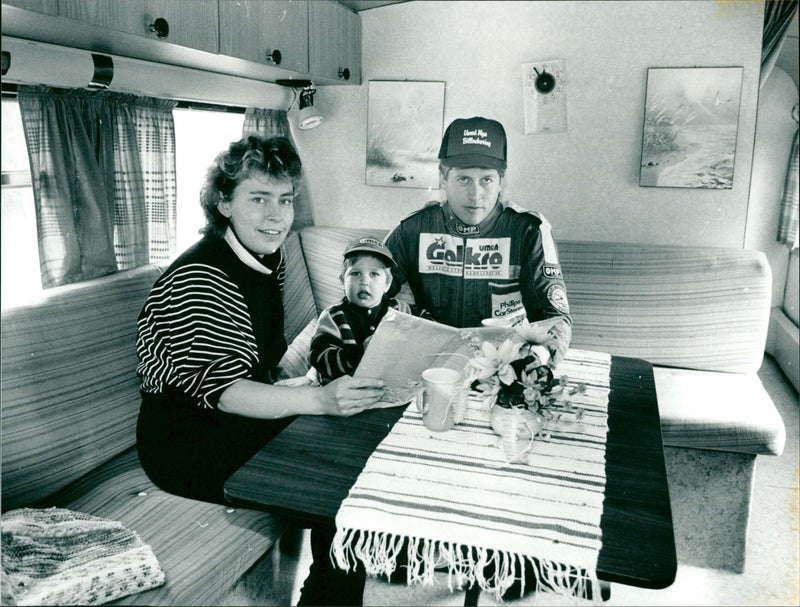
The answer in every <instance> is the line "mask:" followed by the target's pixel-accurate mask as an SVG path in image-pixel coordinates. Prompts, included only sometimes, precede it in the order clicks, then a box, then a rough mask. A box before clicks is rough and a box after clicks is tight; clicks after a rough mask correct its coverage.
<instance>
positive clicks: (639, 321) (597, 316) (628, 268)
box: [300, 226, 772, 372]
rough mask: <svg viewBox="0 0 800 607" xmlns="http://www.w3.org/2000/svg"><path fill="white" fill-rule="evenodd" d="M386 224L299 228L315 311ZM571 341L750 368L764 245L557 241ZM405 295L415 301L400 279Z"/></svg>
mask: <svg viewBox="0 0 800 607" xmlns="http://www.w3.org/2000/svg"><path fill="white" fill-rule="evenodd" d="M386 234H387V231H386V230H357V229H346V228H326V227H319V226H315V227H310V228H306V229H304V230H303V231H302V233H301V235H300V238H301V240H302V243H303V251H304V253H305V258H306V263H307V264H308V273H309V277H310V278H311V285H312V289H313V291H314V299H315V301H316V303H317V311H321V310H322V309H323V308H324V307H326V306H329V305H331V304H333V303H336V302H337V301H339V299H341V297H342V287H341V283H340V281H339V269H340V264H341V256H342V251H343V250H344V246H345V243H346V242H347V241H348V240H350V239H351V238H354V237H356V236H361V235H364V236H367V235H369V236H374V237H376V238H380V239H382V238H384V237H385V236H386ZM558 249H559V255H560V260H561V266H562V271H563V274H564V281H565V282H566V286H567V296H568V298H569V305H570V309H571V312H572V320H573V332H572V346H573V347H576V348H583V349H587V350H599V351H603V352H609V353H611V354H615V355H618V356H630V357H634V358H643V359H645V360H648V361H650V362H652V363H654V364H658V365H664V366H671V367H684V368H690V369H700V370H707V371H727V372H754V371H757V370H758V368H759V367H760V366H761V361H762V359H763V355H764V346H765V343H766V336H767V327H768V324H769V309H770V298H771V284H772V282H771V281H772V276H771V271H770V267H769V264H768V263H767V260H766V257H765V256H764V254H763V253H761V252H759V251H751V250H747V249H734V248H718V247H681V246H669V245H646V244H625V243H608V242H578V241H559V242H558ZM401 298H403V299H406V300H407V301H409V302H413V297H412V296H411V294H410V293H408V291H407V285H404V291H402V292H401Z"/></svg>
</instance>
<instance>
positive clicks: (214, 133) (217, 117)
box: [0, 99, 244, 308]
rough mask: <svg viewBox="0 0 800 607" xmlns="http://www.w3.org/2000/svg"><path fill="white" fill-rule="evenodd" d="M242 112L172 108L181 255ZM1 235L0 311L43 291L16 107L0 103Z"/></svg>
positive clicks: (194, 235) (200, 219)
mask: <svg viewBox="0 0 800 607" xmlns="http://www.w3.org/2000/svg"><path fill="white" fill-rule="evenodd" d="M241 112H243V110H235V109H234V110H233V111H218V110H208V109H186V108H181V107H178V108H176V109H175V110H174V112H173V115H174V119H175V148H176V149H175V154H176V167H175V168H176V174H177V207H178V208H177V244H176V251H175V254H176V255H177V254H179V253H182V252H183V251H184V250H185V249H187V248H188V247H189V246H191V245H192V244H193V243H194V242H196V241H197V240H198V239H199V238H200V235H199V230H200V229H201V228H202V227H203V226H204V225H205V216H204V215H203V210H202V208H201V207H200V188H201V187H202V185H203V180H204V178H205V174H206V170H207V169H208V167H209V166H210V165H211V163H212V162H213V161H214V158H215V157H216V155H217V154H218V153H219V152H221V151H222V150H224V149H226V148H227V147H228V145H229V144H230V143H231V141H235V140H236V139H239V138H240V137H241V133H242V125H243V123H244V114H243V113H241ZM2 176H3V181H2V204H0V208H2V218H0V219H2V224H0V225H2V234H0V241H1V243H2V251H0V255H1V256H0V264H1V265H2V267H0V282H1V283H2V293H1V294H0V303H2V307H4V308H5V307H9V306H13V305H15V304H18V303H20V302H22V301H25V300H26V299H29V298H30V297H32V296H34V295H35V294H36V293H39V292H41V291H42V285H41V279H40V273H39V249H38V236H37V232H36V213H35V205H34V200H33V188H32V186H31V178H30V168H29V164H28V153H27V149H26V147H25V135H24V132H23V130H22V120H21V118H20V113H19V105H18V103H17V101H16V100H15V99H3V101H2Z"/></svg>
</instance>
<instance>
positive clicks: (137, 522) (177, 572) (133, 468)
mask: <svg viewBox="0 0 800 607" xmlns="http://www.w3.org/2000/svg"><path fill="white" fill-rule="evenodd" d="M50 506H58V507H61V508H67V509H69V510H76V511H79V512H90V513H92V514H93V515H95V516H99V517H102V518H107V519H109V520H114V521H119V522H120V523H122V524H123V525H125V526H126V527H127V528H129V529H133V530H136V532H137V533H138V534H139V536H140V537H141V538H142V541H144V542H145V543H146V544H148V545H149V546H150V547H151V548H152V549H153V552H154V553H155V555H156V558H157V559H158V562H159V564H160V565H161V568H162V569H163V571H164V573H165V575H166V578H167V579H166V583H165V584H164V585H163V586H160V587H158V588H154V589H152V590H147V591H145V592H141V593H138V594H133V595H129V596H127V597H124V598H122V599H119V600H118V601H116V604H121V605H220V604H224V600H225V598H226V596H228V595H229V593H230V591H231V588H233V587H234V585H235V584H236V581H237V580H238V579H239V578H240V577H241V575H242V572H244V571H247V569H249V568H250V566H251V565H253V564H254V563H255V562H256V561H257V560H258V559H259V558H260V557H261V556H262V555H263V554H264V553H265V552H267V550H269V549H270V548H271V547H272V545H273V543H274V541H275V539H276V538H278V537H280V534H281V533H282V532H283V531H284V530H285V529H286V524H285V523H283V522H282V521H281V520H280V519H277V518H275V517H273V516H270V515H269V514H266V513H264V512H257V511H254V510H246V509H240V508H226V507H225V506H222V505H218V504H209V503H205V502H199V501H196V500H190V499H185V498H182V497H179V496H176V495H171V494H169V493H166V492H164V491H162V490H161V489H159V488H158V487H156V486H155V485H154V484H153V483H152V481H150V479H149V478H147V475H146V474H145V473H144V470H142V467H141V465H140V464H139V457H138V454H137V452H136V447H131V448H130V449H128V450H127V451H125V452H123V453H121V454H120V455H118V456H116V457H114V458H113V459H112V460H110V461H108V462H106V463H105V464H103V465H101V466H99V467H97V468H95V469H94V470H92V471H91V472H90V473H88V474H86V475H85V476H83V477H82V478H80V479H78V480H77V481H74V482H72V483H70V484H69V485H67V486H66V487H64V488H63V489H61V490H59V491H58V492H56V493H55V494H53V495H51V496H49V497H48V498H46V499H45V500H44V501H42V502H41V503H39V504H37V507H40V508H45V507H50Z"/></svg>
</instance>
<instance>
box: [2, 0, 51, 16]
mask: <svg viewBox="0 0 800 607" xmlns="http://www.w3.org/2000/svg"><path fill="white" fill-rule="evenodd" d="M3 4H8V5H10V6H17V7H19V8H24V9H26V10H29V11H34V12H37V13H45V14H46V15H58V0H3Z"/></svg>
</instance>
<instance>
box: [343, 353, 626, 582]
mask: <svg viewBox="0 0 800 607" xmlns="http://www.w3.org/2000/svg"><path fill="white" fill-rule="evenodd" d="M610 362H611V357H610V355H608V354H602V353H598V352H589V351H583V350H570V351H569V352H568V354H567V356H566V358H565V359H564V360H563V361H562V362H561V364H560V365H559V366H558V368H557V369H556V376H562V375H567V376H568V377H569V383H568V385H570V386H572V385H575V384H577V383H584V384H586V386H587V390H586V391H585V392H584V393H583V394H576V395H574V396H573V397H572V402H573V404H574V405H575V406H577V407H580V408H582V409H583V410H584V413H583V417H582V418H581V420H580V421H579V422H578V421H575V418H574V416H572V418H571V419H570V415H569V414H567V415H565V416H564V419H562V421H561V422H559V423H554V422H549V423H548V424H547V425H546V426H545V429H544V432H546V433H549V435H550V436H549V438H547V439H543V438H541V437H537V439H536V441H535V442H534V445H533V448H532V450H531V452H530V453H529V455H528V461H527V462H524V461H523V462H515V463H507V461H506V456H505V454H504V452H503V451H502V449H500V448H499V447H498V440H499V437H498V436H497V435H496V434H495V433H494V432H493V431H492V429H491V426H490V424H489V411H488V409H487V408H486V405H485V404H483V403H482V402H481V401H480V400H478V399H477V398H471V399H470V400H469V403H468V407H467V411H466V413H465V415H464V418H463V420H462V421H461V423H459V424H458V425H457V426H456V427H455V428H454V429H453V430H451V431H449V432H444V433H436V432H431V431H429V430H427V429H426V428H425V427H424V425H423V423H422V416H421V415H420V414H419V412H418V411H417V409H416V407H414V406H413V404H412V406H410V407H408V408H407V409H406V411H405V413H404V414H403V417H402V418H401V419H400V420H399V421H398V422H397V423H396V424H395V426H394V428H393V429H392V431H391V432H390V433H389V434H388V436H387V437H386V438H385V439H384V440H383V441H382V442H381V444H380V445H378V447H377V448H376V450H375V451H374V452H373V454H372V455H371V456H370V458H369V460H368V461H367V463H366V465H365V467H364V470H363V471H362V472H361V474H360V475H359V477H358V479H356V482H355V483H354V485H353V487H352V488H351V489H350V492H349V494H348V496H347V498H345V500H344V501H343V502H342V505H341V507H340V509H339V512H338V514H337V516H336V527H337V532H336V537H335V539H334V542H333V546H332V550H331V552H332V555H333V557H334V558H335V560H336V562H337V563H338V565H339V566H340V567H342V568H345V569H347V568H349V567H355V566H356V562H357V560H358V561H361V562H362V563H363V566H364V567H365V568H366V571H367V573H369V574H371V575H379V574H385V575H388V574H389V573H390V572H391V571H393V570H394V568H395V563H396V558H397V554H398V552H399V551H400V550H401V549H402V547H403V545H404V543H405V542H406V541H408V555H409V563H408V583H409V584H412V583H426V584H432V583H434V568H436V567H439V568H441V567H446V568H447V570H448V573H449V575H448V584H449V586H450V588H451V589H452V588H453V583H454V582H455V583H456V585H458V586H460V585H461V584H462V583H464V582H465V581H466V582H470V583H472V582H475V583H477V584H478V585H479V586H480V588H481V589H483V590H485V591H489V592H494V593H495V595H496V596H497V597H498V598H500V596H501V595H502V593H503V592H504V591H505V590H506V589H508V588H509V586H510V585H511V584H512V583H513V582H514V580H515V579H521V581H522V585H523V588H524V587H525V583H526V580H525V579H524V577H525V575H524V571H525V570H524V568H523V565H524V564H525V563H526V562H527V563H529V564H530V565H532V568H533V571H534V575H535V576H536V578H537V579H536V582H538V583H539V588H540V589H543V590H548V591H553V592H564V593H569V594H573V595H576V596H582V597H589V596H592V597H596V598H597V597H599V596H600V592H599V586H598V585H597V575H596V569H597V556H598V553H599V551H600V547H601V545H602V542H601V531H600V517H601V515H602V512H603V498H604V490H605V444H606V433H607V431H608V424H607V419H608V415H607V413H608V393H609V368H610ZM487 566H489V567H488V568H487ZM531 582H532V581H531V580H528V587H530V585H531Z"/></svg>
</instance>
